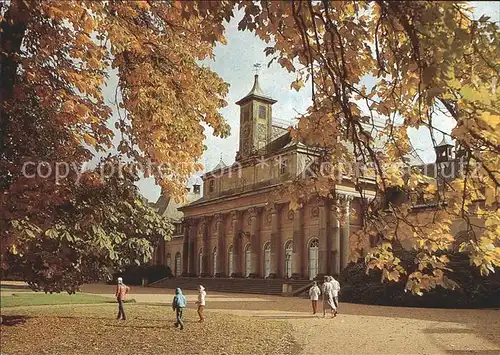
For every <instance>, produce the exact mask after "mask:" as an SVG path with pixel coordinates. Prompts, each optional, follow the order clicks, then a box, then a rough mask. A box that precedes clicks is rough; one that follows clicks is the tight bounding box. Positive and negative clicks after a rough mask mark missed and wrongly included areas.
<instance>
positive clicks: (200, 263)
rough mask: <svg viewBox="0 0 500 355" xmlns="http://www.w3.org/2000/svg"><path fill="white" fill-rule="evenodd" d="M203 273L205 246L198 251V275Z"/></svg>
mask: <svg viewBox="0 0 500 355" xmlns="http://www.w3.org/2000/svg"><path fill="white" fill-rule="evenodd" d="M202 273H203V248H200V251H199V252H198V275H201V274H202Z"/></svg>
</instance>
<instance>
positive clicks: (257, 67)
mask: <svg viewBox="0 0 500 355" xmlns="http://www.w3.org/2000/svg"><path fill="white" fill-rule="evenodd" d="M253 67H254V72H255V75H259V71H260V67H261V64H260V63H255V64H254V65H253Z"/></svg>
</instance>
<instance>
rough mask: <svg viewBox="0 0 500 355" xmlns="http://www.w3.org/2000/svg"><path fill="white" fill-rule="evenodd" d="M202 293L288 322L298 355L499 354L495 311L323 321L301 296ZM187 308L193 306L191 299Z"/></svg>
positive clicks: (352, 310)
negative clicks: (333, 354) (298, 351)
mask: <svg viewBox="0 0 500 355" xmlns="http://www.w3.org/2000/svg"><path fill="white" fill-rule="evenodd" d="M107 287H109V286H107V285H88V286H85V287H84V291H86V292H92V293H100V294H102V293H109V291H108V288H107ZM159 290H161V294H158V289H152V288H142V287H139V288H134V289H133V290H132V295H131V297H134V298H136V300H138V301H139V299H140V301H139V302H147V301H148V300H150V301H152V302H158V301H161V300H162V299H165V298H166V294H168V295H173V290H167V289H159ZM148 292H150V293H153V294H149V295H148V294H147V293H148ZM185 292H186V294H187V295H188V300H191V301H194V300H196V291H185ZM207 292H208V296H207V309H211V310H213V311H216V313H225V312H226V313H227V312H228V313H232V314H236V315H239V316H252V317H253V318H254V319H259V320H261V319H272V320H283V321H286V322H288V323H289V324H290V325H291V326H292V327H293V337H294V339H296V341H297V342H298V344H299V346H300V347H301V350H302V353H304V354H332V353H339V354H481V355H490V354H491V355H492V354H496V355H498V354H500V310H493V309H489V310H479V309H475V310H449V309H429V308H404V307H383V306H370V305H359V304H349V303H343V304H341V305H340V308H339V312H340V314H339V315H338V316H337V317H336V318H334V319H323V318H322V317H317V316H313V315H312V314H311V306H310V302H309V301H308V300H307V299H301V298H296V297H280V296H263V295H247V294H228V293H225V294H221V293H218V292H210V290H207ZM167 300H170V298H167ZM190 307H193V308H194V307H195V306H194V304H193V302H191V303H190ZM320 310H321V307H320Z"/></svg>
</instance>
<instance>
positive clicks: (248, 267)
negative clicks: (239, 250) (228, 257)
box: [245, 243, 252, 277]
mask: <svg viewBox="0 0 500 355" xmlns="http://www.w3.org/2000/svg"><path fill="white" fill-rule="evenodd" d="M251 257H252V254H251V248H250V243H248V244H247V245H246V246H245V277H248V276H250V273H251V272H252V259H251Z"/></svg>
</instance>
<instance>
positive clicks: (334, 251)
mask: <svg viewBox="0 0 500 355" xmlns="http://www.w3.org/2000/svg"><path fill="white" fill-rule="evenodd" d="M339 206H340V200H339V199H336V200H335V202H334V204H332V206H330V216H331V219H330V246H331V249H330V250H331V258H330V260H331V264H332V265H331V273H332V274H333V275H339V274H340V255H341V250H340V222H339V217H340V208H339Z"/></svg>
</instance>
